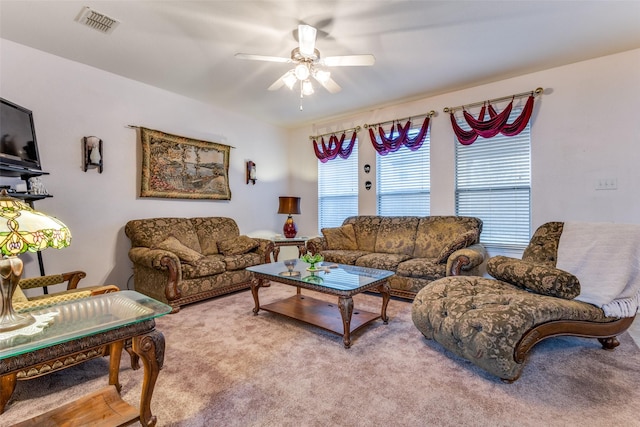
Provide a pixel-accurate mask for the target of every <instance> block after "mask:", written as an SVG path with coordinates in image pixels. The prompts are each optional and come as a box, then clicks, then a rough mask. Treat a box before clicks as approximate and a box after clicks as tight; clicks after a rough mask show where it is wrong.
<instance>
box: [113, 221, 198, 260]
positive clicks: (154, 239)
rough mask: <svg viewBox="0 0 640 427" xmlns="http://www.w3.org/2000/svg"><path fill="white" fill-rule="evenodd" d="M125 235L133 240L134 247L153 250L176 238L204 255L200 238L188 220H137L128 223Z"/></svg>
mask: <svg viewBox="0 0 640 427" xmlns="http://www.w3.org/2000/svg"><path fill="white" fill-rule="evenodd" d="M125 233H126V234H127V236H128V237H129V239H131V246H132V247H139V246H144V247H147V248H151V247H153V246H154V245H157V244H158V243H160V242H162V241H163V240H164V239H166V238H167V236H174V237H175V238H177V239H178V240H180V242H181V243H182V244H183V245H185V246H187V247H188V248H191V249H193V250H194V251H196V252H198V253H202V248H201V247H200V242H199V241H198V236H197V235H196V232H195V230H194V228H193V224H192V223H191V220H189V219H188V218H148V219H135V220H131V221H129V222H127V225H126V226H125Z"/></svg>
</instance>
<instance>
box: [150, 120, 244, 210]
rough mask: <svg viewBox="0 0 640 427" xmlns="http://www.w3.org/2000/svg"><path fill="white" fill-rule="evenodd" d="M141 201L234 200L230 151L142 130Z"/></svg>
mask: <svg viewBox="0 0 640 427" xmlns="http://www.w3.org/2000/svg"><path fill="white" fill-rule="evenodd" d="M140 139H141V141H142V182H141V189H140V197H165V198H173V199H216V200H231V190H230V189H229V152H230V150H231V147H230V146H228V145H224V144H218V143H215V142H209V141H201V140H197V139H191V138H185V137H182V136H177V135H171V134H169V133H164V132H160V131H157V130H152V129H146V128H142V127H141V128H140Z"/></svg>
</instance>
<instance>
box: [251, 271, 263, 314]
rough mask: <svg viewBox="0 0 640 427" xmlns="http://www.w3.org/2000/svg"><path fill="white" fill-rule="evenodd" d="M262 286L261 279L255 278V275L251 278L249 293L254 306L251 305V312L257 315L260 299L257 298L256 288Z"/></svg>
mask: <svg viewBox="0 0 640 427" xmlns="http://www.w3.org/2000/svg"><path fill="white" fill-rule="evenodd" d="M260 286H262V279H256V278H255V277H254V278H253V279H251V295H253V302H254V304H255V307H253V314H254V315H257V314H258V311H260V299H259V298H258V290H259V289H260Z"/></svg>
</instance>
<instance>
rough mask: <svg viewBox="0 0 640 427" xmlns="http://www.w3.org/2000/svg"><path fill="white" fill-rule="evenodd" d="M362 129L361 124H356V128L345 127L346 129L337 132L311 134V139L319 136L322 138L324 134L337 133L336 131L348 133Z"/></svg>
mask: <svg viewBox="0 0 640 427" xmlns="http://www.w3.org/2000/svg"><path fill="white" fill-rule="evenodd" d="M360 129H362V128H361V127H360V126H356V127H354V128H349V129H344V130H337V131H335V132H327V133H323V134H322V135H311V136H309V139H318V138H322V137H323V136H327V135H335V134H336V133H340V132H342V133H347V132H351V131H354V132H358V131H359V130H360Z"/></svg>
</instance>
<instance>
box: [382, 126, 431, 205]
mask: <svg viewBox="0 0 640 427" xmlns="http://www.w3.org/2000/svg"><path fill="white" fill-rule="evenodd" d="M419 130H420V129H419V128H417V129H411V130H410V131H409V137H410V138H413V137H415V135H416V134H417V133H418V131H419ZM430 133H431V132H430V131H429V132H428V133H427V135H426V136H425V139H424V142H423V143H422V146H421V147H420V148H419V149H418V150H416V151H411V150H409V149H408V148H407V147H405V146H402V147H401V148H400V149H399V150H398V151H396V152H394V153H389V154H387V155H386V156H380V155H376V171H377V178H376V179H377V181H376V182H377V185H376V191H377V194H376V196H377V211H378V215H416V216H427V215H429V205H430V188H431V177H430V158H431V156H430V151H431V150H430V148H431V147H430Z"/></svg>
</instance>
